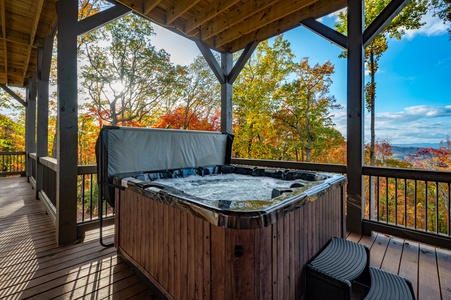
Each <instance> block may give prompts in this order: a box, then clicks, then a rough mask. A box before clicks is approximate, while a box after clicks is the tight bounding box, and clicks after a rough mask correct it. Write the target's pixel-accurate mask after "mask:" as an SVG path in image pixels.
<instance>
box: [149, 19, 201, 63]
mask: <svg viewBox="0 0 451 300" xmlns="http://www.w3.org/2000/svg"><path fill="white" fill-rule="evenodd" d="M152 26H153V28H154V30H155V33H156V36H155V37H153V38H152V45H154V46H155V47H156V48H157V49H164V50H165V51H166V52H168V53H169V54H170V55H171V61H172V62H173V63H174V64H178V65H183V66H186V65H189V64H190V63H192V62H193V61H194V58H195V57H197V56H198V55H200V54H201V53H200V50H199V48H197V45H196V43H194V42H193V41H191V40H190V39H188V38H186V37H183V36H180V35H178V34H176V33H174V32H172V31H169V30H167V29H166V28H163V27H161V26H159V25H156V24H155V23H152Z"/></svg>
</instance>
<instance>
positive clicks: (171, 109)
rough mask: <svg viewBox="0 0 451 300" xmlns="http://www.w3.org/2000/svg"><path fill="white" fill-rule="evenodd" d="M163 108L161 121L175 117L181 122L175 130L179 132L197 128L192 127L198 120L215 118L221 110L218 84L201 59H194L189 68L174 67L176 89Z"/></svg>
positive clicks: (197, 127) (200, 57)
mask: <svg viewBox="0 0 451 300" xmlns="http://www.w3.org/2000/svg"><path fill="white" fill-rule="evenodd" d="M164 106H165V109H166V112H165V114H164V118H166V119H167V118H168V117H169V116H170V115H173V116H174V117H175V116H177V119H178V120H180V121H181V123H180V124H178V125H177V126H176V128H180V129H188V128H189V129H201V128H199V124H196V123H197V122H199V120H201V119H203V120H205V121H206V122H207V123H208V122H209V121H208V120H209V119H210V118H215V117H216V114H217V112H218V111H219V110H220V108H221V96H220V85H219V84H218V82H217V80H216V77H215V75H214V74H213V71H212V70H211V68H210V67H209V66H208V64H207V62H206V60H205V59H204V58H203V57H202V56H198V57H196V58H195V60H194V61H193V62H192V63H191V64H190V65H189V66H186V67H181V66H178V67H177V89H176V90H174V92H173V94H172V95H171V97H169V98H167V101H166V103H165V105H164ZM169 123H171V122H169ZM160 125H161V124H160ZM212 125H213V124H212ZM157 126H159V125H157ZM207 127H208V128H210V127H209V126H207ZM213 127H214V126H213ZM213 127H211V128H213ZM171 128H174V127H171ZM208 130H212V129H208Z"/></svg>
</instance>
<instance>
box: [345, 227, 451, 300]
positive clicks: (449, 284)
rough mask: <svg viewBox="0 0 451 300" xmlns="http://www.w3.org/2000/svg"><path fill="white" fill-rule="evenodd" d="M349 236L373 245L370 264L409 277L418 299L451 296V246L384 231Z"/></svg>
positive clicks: (447, 297) (353, 239)
mask: <svg viewBox="0 0 451 300" xmlns="http://www.w3.org/2000/svg"><path fill="white" fill-rule="evenodd" d="M347 238H348V239H349V240H351V241H353V242H358V243H360V244H363V245H365V246H367V247H369V248H370V265H371V266H373V267H376V268H381V269H383V270H385V271H388V272H392V273H395V274H398V275H400V276H403V277H405V278H407V279H409V280H410V281H411V282H412V285H413V288H414V292H415V296H416V298H417V299H421V300H422V299H431V300H433V299H443V300H445V299H446V300H451V250H448V249H441V248H436V247H432V246H430V245H425V244H419V243H417V242H414V241H409V240H404V239H400V238H397V237H393V236H388V235H385V234H381V233H373V234H372V236H362V235H359V234H355V233H348V236H347Z"/></svg>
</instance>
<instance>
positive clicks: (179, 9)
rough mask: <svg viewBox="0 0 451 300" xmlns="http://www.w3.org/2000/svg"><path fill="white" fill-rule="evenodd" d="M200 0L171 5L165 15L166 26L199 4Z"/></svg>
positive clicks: (177, 2)
mask: <svg viewBox="0 0 451 300" xmlns="http://www.w3.org/2000/svg"><path fill="white" fill-rule="evenodd" d="M199 1H200V0H195V1H193V0H185V1H180V0H178V1H176V5H173V6H172V8H171V9H170V10H169V11H168V13H167V15H166V24H168V25H169V24H172V23H173V22H174V21H175V20H176V19H178V18H179V17H180V16H182V15H183V14H184V13H186V12H187V11H188V10H190V8H192V7H193V6H194V5H196V4H197V3H199Z"/></svg>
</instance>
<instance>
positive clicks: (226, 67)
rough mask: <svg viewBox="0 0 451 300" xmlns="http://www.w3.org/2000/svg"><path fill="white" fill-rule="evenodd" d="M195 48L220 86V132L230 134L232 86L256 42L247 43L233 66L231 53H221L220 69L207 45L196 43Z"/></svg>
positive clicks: (256, 44) (255, 46)
mask: <svg viewBox="0 0 451 300" xmlns="http://www.w3.org/2000/svg"><path fill="white" fill-rule="evenodd" d="M197 46H198V47H199V50H200V51H201V52H202V55H203V56H204V58H205V60H206V61H207V63H208V65H209V66H210V68H211V69H212V71H213V73H214V74H215V76H216V78H218V81H219V83H220V84H221V131H222V132H228V133H232V85H233V82H234V81H235V79H236V78H237V77H238V75H239V74H240V72H241V70H242V69H243V68H244V65H245V64H246V62H247V61H248V60H249V58H250V57H251V55H252V53H253V52H254V50H255V48H257V46H258V42H255V41H254V42H251V43H249V44H248V45H247V46H246V48H245V49H244V50H243V52H242V53H241V56H240V57H239V58H238V61H237V62H236V64H235V65H233V54H232V53H230V52H223V53H221V67H219V64H218V62H217V61H216V58H215V57H214V55H213V53H212V52H211V50H210V48H208V46H207V45H205V44H204V43H202V42H197Z"/></svg>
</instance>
